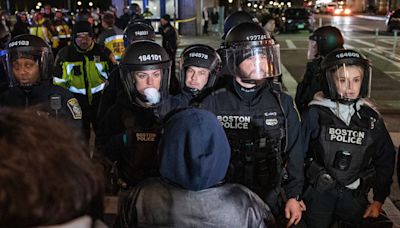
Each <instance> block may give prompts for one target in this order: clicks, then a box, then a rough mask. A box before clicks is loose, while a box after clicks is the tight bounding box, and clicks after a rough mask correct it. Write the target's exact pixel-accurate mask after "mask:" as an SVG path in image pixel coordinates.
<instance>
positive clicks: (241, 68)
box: [232, 44, 281, 81]
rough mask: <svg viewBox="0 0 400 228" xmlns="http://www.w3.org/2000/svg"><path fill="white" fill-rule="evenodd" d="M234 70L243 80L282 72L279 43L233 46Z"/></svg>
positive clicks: (256, 78) (273, 75) (257, 78)
mask: <svg viewBox="0 0 400 228" xmlns="http://www.w3.org/2000/svg"><path fill="white" fill-rule="evenodd" d="M232 49H233V50H232V54H233V61H234V64H233V70H234V74H235V75H236V76H239V77H240V78H241V79H242V80H243V81H254V80H261V79H264V78H271V77H275V76H278V75H280V74H281V62H280V50H279V45H278V44H273V45H259V46H242V47H235V48H232Z"/></svg>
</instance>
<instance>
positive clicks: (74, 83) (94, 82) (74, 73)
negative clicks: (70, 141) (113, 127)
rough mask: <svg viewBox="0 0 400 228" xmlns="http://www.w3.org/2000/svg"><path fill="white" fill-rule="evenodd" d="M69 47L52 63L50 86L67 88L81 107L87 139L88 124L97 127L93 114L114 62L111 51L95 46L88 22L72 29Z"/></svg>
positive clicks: (82, 22) (89, 129)
mask: <svg viewBox="0 0 400 228" xmlns="http://www.w3.org/2000/svg"><path fill="white" fill-rule="evenodd" d="M72 36H73V37H72V40H73V44H71V45H69V46H66V47H64V48H63V49H61V50H60V51H59V53H58V55H57V58H56V63H55V74H54V75H55V77H54V84H56V85H60V86H62V87H64V88H67V89H68V90H69V91H70V92H72V93H73V94H74V96H75V97H76V98H77V99H78V101H79V104H80V105H81V107H82V114H83V116H82V118H83V132H84V134H85V137H86V139H87V140H89V138H90V132H91V126H90V125H91V124H92V126H93V129H94V130H96V127H97V121H96V117H97V110H98V106H99V102H100V98H101V92H102V91H103V89H104V86H105V83H106V80H107V78H108V75H109V73H110V72H111V71H112V69H113V66H114V64H115V63H116V62H115V59H114V57H113V54H112V53H111V51H110V50H109V49H107V48H105V47H104V46H101V45H99V44H96V43H95V42H94V40H93V31H92V27H91V25H90V23H89V22H87V21H78V22H76V24H75V25H74V27H73V34H72Z"/></svg>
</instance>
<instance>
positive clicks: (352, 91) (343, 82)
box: [326, 63, 372, 102]
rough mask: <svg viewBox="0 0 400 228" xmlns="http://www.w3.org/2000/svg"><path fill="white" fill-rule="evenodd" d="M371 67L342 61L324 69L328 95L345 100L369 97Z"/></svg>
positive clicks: (350, 100)
mask: <svg viewBox="0 0 400 228" xmlns="http://www.w3.org/2000/svg"><path fill="white" fill-rule="evenodd" d="M371 72H372V71H371V67H370V66H368V67H366V66H364V65H361V64H360V65H358V64H346V63H342V64H339V65H335V66H333V67H331V68H329V69H327V71H326V78H327V82H328V87H329V91H330V93H331V94H330V96H331V97H332V98H336V99H338V100H341V101H345V102H352V101H354V100H357V99H359V98H361V97H369V91H370V85H371Z"/></svg>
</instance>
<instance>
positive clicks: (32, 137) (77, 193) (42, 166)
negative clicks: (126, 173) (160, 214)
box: [0, 108, 105, 228]
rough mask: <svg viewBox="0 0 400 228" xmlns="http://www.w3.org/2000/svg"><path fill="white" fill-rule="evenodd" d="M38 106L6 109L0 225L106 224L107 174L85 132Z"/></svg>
mask: <svg viewBox="0 0 400 228" xmlns="http://www.w3.org/2000/svg"><path fill="white" fill-rule="evenodd" d="M37 113H38V112H37V111H36V110H24V111H21V110H12V109H8V108H4V109H1V110H0V148H1V150H0V157H1V159H0V167H1V172H0V186H1V187H0V196H1V197H0V211H1V213H0V227H38V226H40V227H46V226H51V227H53V226H56V227H74V228H76V227H79V228H92V227H96V228H99V227H105V225H104V224H103V223H101V222H100V221H99V220H98V219H99V218H101V217H102V213H103V186H102V177H101V176H99V175H98V173H99V172H98V170H97V169H96V168H95V166H94V165H93V164H92V162H91V160H90V158H89V151H88V148H86V147H85V143H84V142H83V141H82V140H81V139H79V138H78V137H79V133H76V131H71V130H70V129H69V128H68V127H67V126H65V125H64V124H62V123H60V122H59V121H56V120H54V119H45V118H44V117H43V116H39V115H37Z"/></svg>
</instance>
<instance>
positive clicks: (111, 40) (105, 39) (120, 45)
mask: <svg viewBox="0 0 400 228" xmlns="http://www.w3.org/2000/svg"><path fill="white" fill-rule="evenodd" d="M101 26H102V27H103V29H104V31H103V32H101V33H100V35H99V37H98V39H97V43H99V44H101V45H105V46H106V47H107V48H108V49H110V50H111V52H112V53H113V54H114V56H115V59H116V60H117V61H120V60H121V58H122V55H123V54H124V51H125V46H124V35H123V33H124V32H123V31H122V30H121V29H120V28H118V27H117V26H115V16H114V14H112V13H111V12H106V13H105V14H104V15H103V16H102V21H101Z"/></svg>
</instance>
